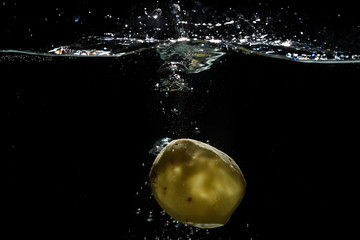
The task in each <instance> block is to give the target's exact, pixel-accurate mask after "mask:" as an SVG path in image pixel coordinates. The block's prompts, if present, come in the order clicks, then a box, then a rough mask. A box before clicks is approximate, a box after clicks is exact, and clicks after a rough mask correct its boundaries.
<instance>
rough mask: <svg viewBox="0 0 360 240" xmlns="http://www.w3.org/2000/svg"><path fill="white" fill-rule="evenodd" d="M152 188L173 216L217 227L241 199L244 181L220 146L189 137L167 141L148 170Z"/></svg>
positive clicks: (199, 225) (177, 218) (233, 162)
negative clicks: (216, 146)
mask: <svg viewBox="0 0 360 240" xmlns="http://www.w3.org/2000/svg"><path fill="white" fill-rule="evenodd" d="M150 182H151V190H152V193H153V195H154V197H155V199H156V201H157V202H158V203H159V205H160V206H161V207H162V208H163V209H164V210H165V212H167V213H168V214H169V215H170V216H172V217H173V218H174V219H176V220H178V221H180V222H183V223H186V224H190V225H193V226H196V227H202V228H213V227H219V226H222V225H224V224H226V222H227V221H228V220H229V218H230V217H231V215H232V213H233V212H234V211H235V209H236V207H237V206H238V205H239V203H240V202H241V200H242V198H243V196H244V194H245V188H246V181H245V179H244V176H243V174H242V172H241V170H240V168H239V166H238V165H237V164H236V163H235V161H234V160H232V159H231V158H230V157H229V156H228V155H226V154H225V153H223V152H221V151H220V150H218V149H216V148H214V147H212V146H210V145H208V144H205V143H202V142H199V141H196V140H192V139H178V140H174V141H172V142H170V143H169V144H168V145H167V146H166V147H165V148H164V149H163V150H162V151H161V152H160V153H159V155H158V156H157V157H156V159H155V161H154V163H153V166H152V168H151V171H150Z"/></svg>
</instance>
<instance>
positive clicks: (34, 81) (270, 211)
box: [0, 1, 360, 239]
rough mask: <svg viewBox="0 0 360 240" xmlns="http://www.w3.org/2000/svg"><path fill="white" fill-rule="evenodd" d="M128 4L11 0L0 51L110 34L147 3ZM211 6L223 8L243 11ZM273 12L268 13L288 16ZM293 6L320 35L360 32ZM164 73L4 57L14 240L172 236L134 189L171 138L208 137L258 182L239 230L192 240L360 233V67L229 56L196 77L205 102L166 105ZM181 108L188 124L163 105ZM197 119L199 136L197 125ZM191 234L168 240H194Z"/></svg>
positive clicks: (151, 67)
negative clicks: (354, 225)
mask: <svg viewBox="0 0 360 240" xmlns="http://www.w3.org/2000/svg"><path fill="white" fill-rule="evenodd" d="M121 4H122V5H121V8H120V7H117V8H116V7H113V6H114V2H112V1H102V2H101V4H99V3H92V2H90V1H89V2H86V1H72V4H70V3H69V4H68V3H66V4H65V3H64V2H61V3H60V2H58V1H53V2H51V3H46V4H45V5H41V6H40V5H39V4H36V2H34V3H29V2H28V3H26V4H25V3H18V4H17V5H16V6H12V7H11V6H10V5H11V4H10V3H8V2H7V1H6V5H5V6H6V8H5V6H3V7H1V6H0V9H1V11H2V12H5V14H1V22H3V23H4V22H6V23H7V24H2V25H1V34H2V37H1V38H2V41H3V43H2V46H1V49H7V48H21V49H28V48H37V47H39V46H43V45H46V44H49V43H50V42H51V43H53V42H55V44H56V41H58V42H59V43H60V42H62V41H71V40H73V39H75V38H77V37H78V36H81V35H82V34H84V33H87V32H92V33H96V32H102V31H105V30H108V29H107V28H108V26H107V25H106V21H107V20H100V17H99V16H103V14H104V12H106V11H107V10H108V8H109V7H110V6H111V7H112V11H115V12H117V14H118V15H121V14H125V15H124V16H127V15H126V13H127V14H128V15H129V9H135V8H136V6H137V3H136V2H127V3H121ZM147 4H150V3H147ZM185 4H189V3H185ZM204 4H205V5H207V6H211V7H212V6H217V7H219V9H221V8H222V7H223V8H225V7H227V6H228V5H232V4H233V3H231V2H228V1H222V4H221V5H219V4H218V3H213V2H211V3H210V2H209V3H204ZM242 4H243V5H244V6H245V7H246V9H247V11H252V9H258V7H259V5H258V4H254V3H251V2H245V3H241V4H240V3H236V5H237V6H238V7H239V8H240V7H241V6H242ZM266 4H267V5H268V8H269V9H278V8H279V7H282V6H287V5H288V4H287V3H286V2H277V1H270V2H267V3H265V2H264V3H263V4H262V6H264V5H266ZM54 7H55V8H56V7H58V8H61V9H62V10H63V12H64V14H63V16H64V17H63V18H57V17H55V13H51V11H55V10H54ZM4 9H5V10H4ZM44 9H45V10H44ZM88 9H90V10H91V11H94V12H95V13H96V14H95V15H94V16H93V17H87V18H86V20H84V24H82V25H76V24H75V23H74V22H73V19H72V17H73V15H72V14H73V12H77V11H79V12H81V11H84V12H88ZM292 9H299V11H300V10H301V11H304V12H307V15H308V17H309V19H310V20H309V22H308V23H313V24H314V26H320V27H321V26H323V24H325V23H331V24H330V25H331V26H332V27H333V29H334V31H335V30H336V29H340V28H341V29H342V30H343V31H345V30H344V29H349V28H354V27H356V24H357V23H356V24H355V22H356V20H357V19H356V18H357V17H355V16H354V15H353V14H352V13H353V10H352V9H353V8H351V7H349V5H347V6H346V4H345V3H344V4H342V5H340V6H339V5H337V6H333V5H329V3H327V4H325V5H324V4H323V5H321V4H319V5H311V3H306V2H302V3H296V2H295V3H294V2H292ZM55 12H56V11H55ZM339 13H340V15H342V16H343V17H342V18H340V19H339V17H338V14H339ZM14 15H16V16H17V17H16V19H15V20H14V18H13V16H14ZM130 15H131V13H130ZM44 17H46V18H48V22H44V21H42V20H41V19H43V18H44ZM51 17H53V19H54V22H51ZM101 19H103V18H101ZM55 20H57V22H56V21H55ZM49 21H50V22H49ZM85 23H86V24H85ZM350 23H351V24H350ZM89 24H90V25H89ZM91 24H92V25H91ZM330 25H329V26H330ZM340 26H342V27H340ZM29 27H30V28H31V29H32V30H31V31H33V33H34V34H33V36H29V34H28V28H29ZM112 27H114V26H112ZM44 36H46V38H44ZM70 36H71V37H70ZM336 38H338V37H335V39H336ZM161 63H162V62H161V60H160V59H159V57H158V56H157V55H156V54H154V52H151V51H150V52H149V53H144V54H142V55H132V56H127V57H123V58H101V59H96V58H80V59H66V58H47V57H37V58H35V57H27V56H22V55H15V56H14V55H11V54H3V55H2V58H1V61H0V69H1V71H2V77H1V81H0V82H1V83H0V84H1V85H0V89H1V97H2V98H3V100H2V102H3V103H5V106H4V107H2V114H4V115H3V116H4V117H3V119H5V121H3V123H2V128H1V129H2V130H1V131H2V134H1V136H2V139H3V141H2V142H3V143H2V146H3V150H2V153H3V154H2V157H1V166H2V167H1V172H2V176H3V180H2V190H1V191H2V196H3V197H2V199H3V200H5V201H4V202H3V203H2V212H3V214H2V218H3V219H4V220H5V221H3V227H4V228H5V229H7V230H8V232H9V233H11V234H13V236H16V235H18V234H21V235H22V234H25V235H27V236H46V237H50V238H53V237H56V236H60V235H65V236H69V234H70V233H71V234H75V235H78V236H83V237H85V236H91V235H92V236H93V235H95V234H100V236H102V237H105V236H112V237H114V238H120V239H128V238H133V239H143V237H144V236H147V237H149V238H150V239H155V236H160V239H162V238H164V239H165V237H164V236H163V235H161V234H160V233H161V231H162V230H161V229H163V228H165V227H164V222H163V221H160V220H155V221H154V222H147V221H146V214H145V213H144V214H140V215H136V214H135V212H136V210H137V208H138V207H140V208H141V209H144V211H149V210H153V211H154V212H157V213H158V212H159V211H160V209H159V208H158V206H157V205H156V203H155V202H154V199H149V195H150V192H149V190H148V189H147V190H143V191H140V192H141V194H140V195H141V196H140V197H139V196H137V195H136V192H139V189H140V186H143V185H144V182H145V181H147V173H148V171H149V168H150V166H151V161H152V160H153V158H154V156H152V155H150V154H149V153H148V151H149V150H150V149H151V147H152V145H153V143H154V142H155V141H157V140H158V139H160V138H162V137H165V136H167V137H172V138H177V137H193V138H196V139H198V140H202V141H206V140H209V141H210V143H212V144H214V145H215V146H216V147H218V148H219V149H221V150H223V151H224V152H226V153H228V154H229V155H230V156H232V157H233V158H234V159H235V160H236V161H237V162H238V164H239V166H240V167H241V169H242V170H243V172H244V175H245V177H246V180H247V182H248V191H247V193H246V196H245V199H244V201H243V203H242V204H241V205H240V206H239V209H238V210H237V211H236V212H235V214H234V216H233V217H232V219H231V220H230V221H229V223H228V224H227V225H226V226H225V227H223V228H219V229H216V230H212V231H210V235H206V236H205V237H204V235H195V236H194V237H193V238H195V239H197V238H199V239H201V238H202V239H212V238H213V239H220V238H222V239H228V238H229V237H230V238H231V239H314V238H322V239H323V238H324V237H326V236H334V235H335V234H339V237H344V236H345V235H347V234H349V232H350V230H351V225H348V222H347V219H349V216H348V214H350V216H351V213H352V212H353V209H351V207H349V206H350V203H351V202H352V201H353V200H352V199H353V196H352V195H353V194H352V193H353V192H354V189H352V188H351V186H352V185H351V183H352V182H354V180H355V176H356V175H355V173H354V171H355V170H354V169H355V167H356V166H355V163H356V160H357V159H356V157H355V156H356V155H353V154H351V153H352V152H353V150H355V149H356V147H357V144H356V141H355V140H354V139H355V138H356V137H357V130H356V122H357V120H356V116H357V115H356V110H357V100H358V99H357V98H358V97H357V93H356V90H357V86H358V84H357V81H358V78H359V71H360V69H359V65H358V64H357V63H353V64H303V63H296V62H290V61H286V60H279V59H270V58H263V57H259V56H247V55H241V54H237V55H236V54H230V55H228V56H226V57H224V58H223V59H222V61H221V62H218V63H217V64H215V65H214V66H213V68H212V69H211V70H209V71H205V72H202V73H200V74H197V75H193V76H189V79H188V81H189V83H190V84H191V85H192V86H194V92H192V93H176V92H175V93H171V94H170V96H168V97H164V95H163V94H162V93H158V92H154V91H152V90H151V89H152V87H153V84H154V83H155V82H156V81H157V78H158V76H157V69H158V67H159V66H160V64H161ZM139 70H141V71H139ZM160 101H162V104H163V105H161V106H160V104H159V102H160ZM174 106H175V107H177V108H179V109H180V114H179V115H178V116H175V115H171V116H168V117H167V116H166V115H164V114H162V110H161V108H162V107H163V108H164V109H165V110H166V111H168V110H169V109H172V108H173V107H174ZM199 109H201V110H200V111H199ZM194 121H196V122H197V123H196V124H197V125H198V126H199V128H200V134H196V133H194V132H193V130H192V128H191V124H192V123H193V122H194ZM174 126H178V127H175V130H174ZM189 126H190V127H189ZM142 163H145V167H143V166H142ZM174 231H179V230H176V229H174ZM184 231H185V232H186V230H183V232H184ZM183 232H179V233H177V234H175V233H174V234H169V233H168V234H169V236H172V235H174V236H180V237H183V238H186V237H185V236H184V235H182V233H183ZM201 233H204V232H201ZM204 234H205V233H204Z"/></svg>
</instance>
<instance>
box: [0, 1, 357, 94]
mask: <svg viewBox="0 0 360 240" xmlns="http://www.w3.org/2000/svg"><path fill="white" fill-rule="evenodd" d="M139 9H140V8H139ZM279 12H281V14H287V16H286V17H287V18H288V19H292V20H294V21H292V22H290V21H287V23H285V21H284V19H286V17H284V16H283V17H282V18H281V17H279ZM279 12H278V13H275V14H274V13H269V12H266V11H264V12H250V13H249V12H247V13H242V12H241V11H239V10H236V9H232V8H228V9H225V10H224V12H219V11H218V10H217V9H211V8H208V7H204V5H203V4H202V5H201V4H194V5H192V6H191V8H185V7H184V6H183V5H182V4H181V3H174V4H170V5H169V6H167V7H163V6H161V7H159V6H154V7H153V8H152V9H151V8H144V9H143V11H142V13H141V14H139V15H135V16H134V17H133V18H132V19H128V20H122V21H120V20H119V18H116V17H115V16H112V15H111V16H112V17H111V18H109V17H107V19H108V20H109V21H110V19H111V21H115V22H116V24H117V25H118V26H120V28H119V29H118V31H117V32H108V33H104V34H103V35H102V36H88V37H83V38H81V39H80V40H79V41H77V42H75V43H73V44H69V45H62V46H57V47H53V48H51V49H48V50H47V51H40V52H36V51H28V52H26V51H20V52H21V53H22V54H23V53H27V54H32V55H43V56H51V57H54V56H64V57H66V56H71V57H123V56H126V55H130V54H137V53H140V52H143V51H149V50H156V52H157V53H158V54H159V56H160V58H161V59H162V60H163V64H162V65H161V67H160V68H159V70H158V72H159V81H158V82H157V83H156V84H155V86H154V89H155V90H159V91H165V92H169V91H191V90H192V86H189V84H188V82H187V81H186V76H187V75H191V74H197V73H200V72H202V71H205V70H208V69H209V68H211V66H212V65H213V64H215V63H216V62H217V61H218V59H220V58H221V57H222V56H224V55H225V54H227V53H232V52H235V53H245V54H255V55H259V56H263V57H271V58H278V59H283V60H291V61H297V62H301V63H303V62H306V63H331V64H334V63H360V53H359V52H356V51H354V50H353V49H354V48H351V49H352V50H347V49H345V50H344V48H339V47H335V48H331V47H329V46H332V45H334V44H332V45H331V44H328V42H329V41H320V40H319V39H320V34H319V36H318V38H319V39H318V38H316V36H310V35H307V34H306V29H304V28H303V27H302V26H304V25H305V23H304V21H305V20H304V17H303V16H301V15H300V14H298V13H297V12H291V11H290V10H289V9H281V11H280V10H279ZM106 16H108V14H107V15H106ZM106 16H105V17H106ZM79 19H80V16H79V15H75V16H74V21H75V22H77V21H79ZM294 22H295V23H294ZM296 24H298V25H296ZM292 26H293V28H294V29H298V28H299V26H301V27H302V28H301V30H300V31H295V30H292V29H291V27H292ZM282 28H284V29H282ZM285 30H286V31H285ZM284 32H291V33H292V34H291V35H289V34H286V33H284ZM322 35H326V33H323V34H322ZM349 49H350V47H349ZM355 49H357V48H355ZM8 52H14V51H13V50H1V53H8ZM20 52H19V53H20Z"/></svg>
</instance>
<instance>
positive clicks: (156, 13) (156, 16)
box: [151, 8, 162, 19]
mask: <svg viewBox="0 0 360 240" xmlns="http://www.w3.org/2000/svg"><path fill="white" fill-rule="evenodd" d="M161 14H162V10H161V9H160V8H157V9H155V10H154V11H153V12H152V13H151V16H152V18H153V19H157V18H158V17H159V16H161Z"/></svg>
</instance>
